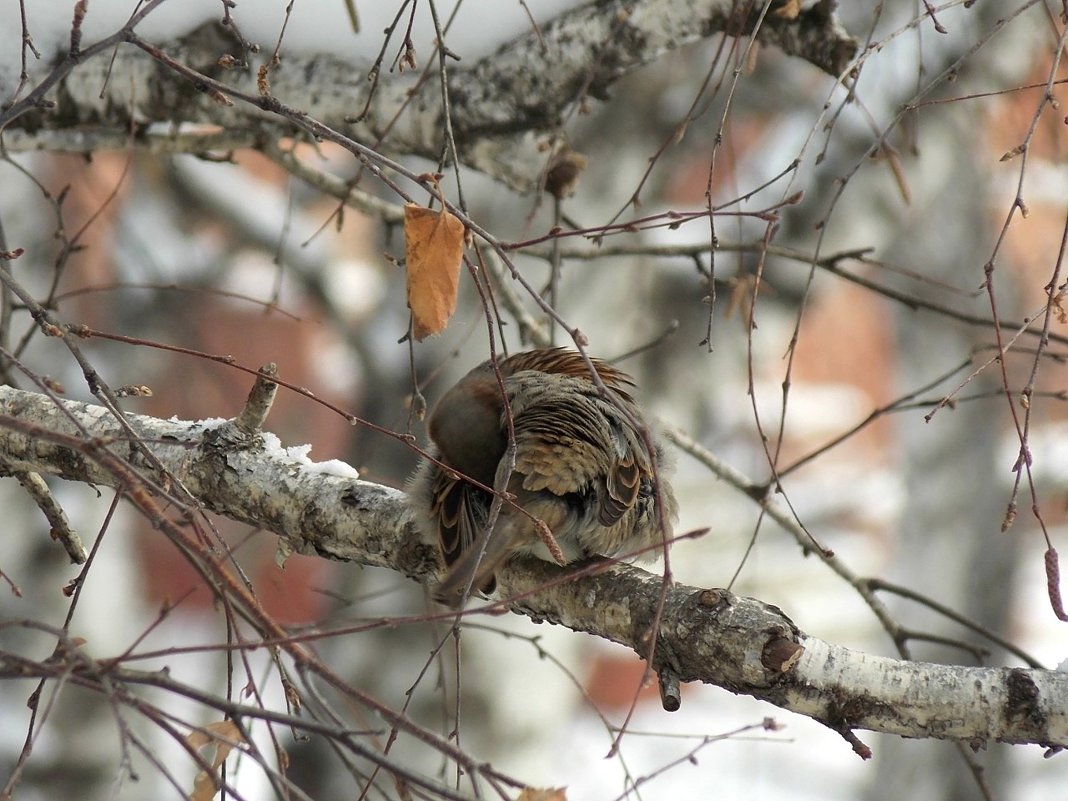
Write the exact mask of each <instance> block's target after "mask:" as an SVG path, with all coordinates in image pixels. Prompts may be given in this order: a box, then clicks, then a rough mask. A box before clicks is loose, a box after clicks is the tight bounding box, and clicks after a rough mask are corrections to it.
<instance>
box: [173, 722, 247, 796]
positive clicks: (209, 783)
mask: <svg viewBox="0 0 1068 801" xmlns="http://www.w3.org/2000/svg"><path fill="white" fill-rule="evenodd" d="M185 741H186V744H187V745H189V747H190V748H196V749H201V748H204V747H205V746H207V745H214V746H215V753H214V755H212V756H210V758H209V756H208V755H204V758H205V759H206V760H207V761H208V764H209V765H211V770H202V771H200V772H199V773H197V775H196V778H194V779H193V792H191V793H190V794H189V801H211V799H212V798H214V797H215V794H216V793H217V792H219V788H220V787H221V783H220V781H219V778H218V770H219V766H220V765H222V763H223V762H225V761H226V758H227V757H228V756H230V750H231V749H232V748H233V747H234V746H235V745H237V744H238V743H241V742H244V738H243V737H242V736H241V729H239V728H238V727H237V724H236V723H234V721H232V720H219V721H216V722H215V723H209V724H208V725H207V726H203V727H201V728H200V729H197V730H196V731H194V732H192V733H191V734H190V735H189V736H188V737H186V738H185Z"/></svg>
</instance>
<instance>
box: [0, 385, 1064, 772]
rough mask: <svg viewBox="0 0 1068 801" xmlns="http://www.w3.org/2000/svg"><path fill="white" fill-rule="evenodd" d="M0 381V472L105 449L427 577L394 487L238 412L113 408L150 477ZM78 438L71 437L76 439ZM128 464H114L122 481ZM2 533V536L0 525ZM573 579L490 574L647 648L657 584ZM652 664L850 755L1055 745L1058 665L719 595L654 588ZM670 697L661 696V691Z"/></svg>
mask: <svg viewBox="0 0 1068 801" xmlns="http://www.w3.org/2000/svg"><path fill="white" fill-rule="evenodd" d="M61 406H62V408H60V405H57V403H55V402H53V401H52V400H51V399H49V398H48V397H46V396H44V395H39V394H36V393H31V392H24V391H20V390H16V389H13V388H11V387H6V386H5V387H0V472H5V473H9V474H10V473H17V472H19V471H33V472H40V473H49V474H52V475H57V476H61V477H63V478H66V479H68V480H71V481H80V482H90V483H94V484H102V485H108V486H116V485H117V484H118V483H119V481H118V480H117V479H116V476H115V475H113V474H110V473H109V472H108V471H106V470H104V469H102V468H101V467H100V462H99V461H98V460H94V459H93V457H92V454H93V452H94V448H98V447H102V446H103V447H108V448H109V449H110V450H111V451H112V452H113V453H115V454H117V455H120V456H121V457H123V458H124V459H126V460H127V461H128V463H131V464H132V465H134V466H135V467H136V468H137V469H138V472H139V473H140V474H141V475H143V476H144V477H145V478H146V480H148V481H150V482H152V483H154V484H157V485H161V486H173V485H174V482H175V481H178V482H180V483H181V485H182V486H183V487H184V488H185V489H186V490H187V491H188V492H189V493H191V494H192V496H193V497H194V498H195V499H196V500H197V502H199V503H201V504H202V505H203V506H204V507H205V508H206V509H209V510H211V511H213V512H216V513H218V514H221V515H225V516H227V517H230V518H233V519H236V520H240V521H244V522H247V523H250V524H253V525H256V526H260V527H263V528H265V529H269V530H271V531H273V532H274V533H276V534H277V535H278V536H280V537H282V538H283V539H284V541H285V542H286V543H287V544H288V545H289V547H291V548H292V549H293V550H295V551H298V552H301V553H306V554H318V555H321V556H324V557H326V558H330V559H338V560H343V561H352V562H358V563H361V564H366V565H376V566H380V567H387V568H391V569H394V570H397V571H400V572H402V573H405V574H406V575H409V576H411V577H413V578H416V579H418V580H420V581H430V580H432V579H433V577H434V576H435V575H436V572H437V555H436V553H435V550H434V548H433V547H432V546H431V545H429V544H427V543H424V542H422V541H421V540H420V538H419V535H418V533H417V532H416V529H415V527H414V526H413V525H412V523H411V520H410V518H409V515H408V512H407V510H406V507H405V502H404V496H403V494H402V493H400V492H398V491H396V490H393V489H389V488H387V487H383V486H379V485H376V484H371V483H368V482H364V481H359V480H357V479H354V478H350V477H344V476H340V475H331V474H330V473H329V472H327V471H325V470H321V469H316V468H315V467H314V466H309V465H308V464H306V463H303V462H301V461H300V460H298V459H292V458H289V457H288V456H286V455H285V454H284V452H283V451H281V450H279V449H273V450H270V449H265V448H264V445H263V438H262V436H261V435H258V434H255V433H249V431H248V430H247V429H248V426H247V425H246V426H241V425H239V424H238V422H234V421H230V422H218V421H216V422H212V423H203V422H201V423H191V422H182V421H166V420H160V419H156V418H152V417H145V416H141V415H127V419H128V422H129V424H130V425H131V426H132V427H133V429H134V430H135V431H137V432H138V433H139V434H140V435H141V436H142V437H143V439H144V443H145V445H146V446H147V447H148V448H150V449H151V450H152V452H153V453H154V454H155V455H156V456H158V458H159V461H160V462H161V463H162V464H163V466H164V467H165V468H166V470H168V471H169V472H170V473H171V475H170V476H169V477H165V476H160V475H156V474H153V473H152V472H151V471H150V470H149V469H148V468H145V467H144V466H143V464H144V460H143V458H140V457H139V456H138V451H137V449H136V448H134V447H133V446H132V444H131V443H130V442H129V441H128V439H126V438H125V437H124V432H123V429H122V428H121V427H120V426H119V425H118V424H117V423H116V422H115V420H114V418H112V417H111V416H110V415H109V413H108V412H107V411H106V410H104V409H103V408H101V407H98V406H92V405H87V404H83V403H77V402H72V401H62V402H61ZM78 442H80V443H83V444H84V446H85V447H84V448H83V447H77V446H76V445H77V443H78ZM128 476H129V473H127V480H128ZM9 536H10V534H9ZM581 572H582V575H581V576H578V577H575V576H571V575H569V574H568V573H567V572H565V571H563V570H561V569H560V568H558V567H556V566H554V565H550V564H547V563H544V562H538V561H537V560H523V561H515V562H513V563H511V564H510V565H508V566H507V568H506V569H504V570H502V571H501V572H500V574H499V576H498V581H499V585H500V588H501V592H502V594H503V595H504V596H506V597H507V598H509V599H511V600H510V601H508V602H507V603H508V604H509V606H510V608H511V609H512V610H513V611H516V612H519V613H522V614H525V615H527V616H529V617H531V618H533V619H536V620H547V621H551V622H554V623H558V624H560V625H563V626H566V627H568V628H571V629H573V630H575V631H584V632H588V633H590V634H593V635H595V636H599V637H603V638H606V639H609V640H613V641H615V642H618V643H621V644H623V645H626V646H628V647H630V648H632V649H633V650H634V651H635V652H636V653H638V654H639V655H641V656H643V657H647V656H648V654H649V648H650V637H651V632H652V631H653V630H654V621H655V619H656V613H657V606H658V602H659V599H660V597H661V591H662V582H661V580H660V578H659V577H657V576H655V575H652V574H650V573H648V572H646V571H643V570H640V569H637V568H634V567H628V566H625V565H617V566H612V567H606V566H604V565H596V566H592V567H589V568H588V569H585V570H582V571H581ZM653 666H654V667H655V668H656V669H657V671H658V672H659V674H660V677H661V683H662V685H663V686H666V687H669V688H670V687H671V686H673V685H677V683H678V682H679V681H701V682H705V683H708V684H715V685H717V686H720V687H723V688H724V689H727V690H730V691H731V692H734V693H739V694H745V695H751V696H753V697H754V698H760V699H763V700H766V701H769V702H771V703H773V704H775V705H776V706H779V707H780V708H782V709H786V710H790V711H793V712H797V713H799V714H802V715H807V716H809V717H812V718H814V719H816V720H818V721H821V722H822V723H824V724H826V725H828V726H830V727H831V728H833V729H835V730H836V731H839V732H840V733H842V734H843V736H845V737H846V738H847V739H849V740H850V742H851V743H852V744H853V747H854V749H855V750H857V752H858V753H861V754H862V755H866V753H867V751H866V748H865V747H864V746H863V745H862V744H861V743H860V742H859V741H857V740H856V739H855V737H853V736H852V731H853V730H854V729H868V730H872V731H881V732H888V733H892V734H898V735H901V736H904V737H925V738H937V739H949V740H957V741H965V742H968V743H970V744H973V745H981V744H983V743H985V742H987V741H990V740H994V741H1000V742H1007V743H1035V744H1039V745H1043V746H1049V747H1053V746H1058V745H1065V744H1068V674H1066V673H1063V672H1056V671H1046V670H1022V669H1010V668H971V667H960V666H951V665H934V664H927V663H921V662H907V661H902V660H894V659H887V658H883V657H877V656H870V655H867V654H864V653H860V652H857V651H851V650H849V649H846V648H841V647H838V646H835V645H831V644H829V643H825V642H822V641H820V640H817V639H815V638H813V637H809V636H807V635H805V634H804V633H802V632H800V631H799V630H798V629H797V627H796V626H794V624H793V623H792V622H791V621H790V620H789V618H787V617H786V616H785V615H784V614H783V613H782V611H780V610H779V609H777V608H775V607H773V606H769V605H768V604H764V603H761V602H760V601H757V600H754V599H749V598H740V597H737V596H733V595H731V594H730V593H728V592H726V591H723V590H700V589H696V588H693V587H686V586H681V585H675V586H672V587H670V588H668V589H667V592H666V595H665V602H664V605H663V610H662V615H661V617H660V622H659V626H658V627H656V648H655V652H654V656H653ZM669 695H670V692H669Z"/></svg>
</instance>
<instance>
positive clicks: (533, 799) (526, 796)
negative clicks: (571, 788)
mask: <svg viewBox="0 0 1068 801" xmlns="http://www.w3.org/2000/svg"><path fill="white" fill-rule="evenodd" d="M566 789H567V788H566V787H547V788H538V787H524V788H523V790H522V791H521V792H520V793H519V798H517V799H516V801H567V792H565V791H566Z"/></svg>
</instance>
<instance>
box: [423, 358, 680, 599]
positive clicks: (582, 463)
mask: <svg viewBox="0 0 1068 801" xmlns="http://www.w3.org/2000/svg"><path fill="white" fill-rule="evenodd" d="M591 364H592V366H593V368H594V369H595V370H596V371H597V376H598V377H599V379H600V383H601V385H602V387H603V389H602V387H599V386H598V385H597V384H596V383H595V382H594V381H593V379H592V374H591V372H590V365H591ZM498 373H499V375H500V380H498ZM633 387H634V381H633V380H632V379H631V378H630V376H628V375H627V374H626V373H625V372H623V371H622V370H620V369H618V368H616V367H613V366H612V365H611V364H609V363H608V362H605V361H602V360H601V359H596V358H590V359H589V361H587V358H586V357H585V356H583V355H582V354H580V353H578V352H577V351H574V350H570V349H568V348H563V347H554V348H540V349H535V350H529V351H524V352H521V353H516V354H513V355H511V356H507V357H505V358H499V359H496V360H493V359H490V360H487V361H485V362H483V363H482V364H480V365H479V366H478V367H475V368H474V369H473V370H471V371H470V372H469V373H468V374H467V375H466V376H464V377H463V378H461V379H460V380H459V381H458V382H457V383H456V384H455V385H454V386H452V387H451V388H450V389H449V390H448V391H446V392H445V394H444V395H442V397H441V398H440V400H438V402H437V404H436V405H435V406H434V408H433V410H432V411H431V414H430V417H429V421H428V429H429V434H430V439H431V442H432V445H431V446H430V448H429V450H428V453H429V454H430V455H431V456H432V457H433V460H424V461H423V462H422V463H421V464H420V465H419V467H418V468H417V469H416V471H415V473H414V474H413V475H412V477H411V479H410V480H409V483H408V498H409V504H410V507H411V509H412V512H413V516H414V518H415V520H416V523H417V525H418V527H419V529H420V530H421V531H422V532H423V533H424V535H425V536H426V537H428V538H430V539H432V540H436V541H437V543H438V546H439V548H440V552H441V556H442V561H443V562H444V564H445V567H446V569H447V570H446V574H445V577H444V579H443V580H442V581H441V583H440V584H439V585H438V587H437V589H436V591H435V593H434V597H435V599H436V600H437V601H439V602H440V603H443V604H445V605H448V606H452V607H459V606H461V605H462V604H463V602H464V601H465V599H466V593H467V591H468V589H469V588H470V590H471V591H472V592H479V593H481V594H483V595H489V594H491V593H492V592H493V591H494V589H495V586H496V578H495V574H496V571H497V570H498V569H499V568H500V567H501V566H502V565H503V564H504V563H505V562H506V561H507V560H508V559H509V558H510V557H511V556H512V555H513V554H517V553H523V554H531V555H534V556H537V557H539V558H541V559H544V560H548V561H562V562H564V563H571V562H574V561H577V560H581V559H587V558H591V557H599V556H600V557H612V556H617V555H629V554H635V553H637V554H638V555H639V557H641V556H644V557H645V558H653V557H655V556H656V554H657V553H658V552H659V549H658V548H657V547H656V546H659V545H660V544H661V543H666V542H668V541H669V540H670V538H671V534H672V526H673V524H674V522H675V519H676V518H677V515H678V504H677V502H676V500H675V496H674V493H673V491H672V488H671V485H670V483H669V481H668V476H669V473H670V467H671V465H670V462H669V459H668V458H667V456H666V455H665V452H664V450H663V447H662V446H661V445H660V443H659V442H658V441H656V440H655V439H654V438H653V436H652V434H651V433H650V434H649V437H650V439H651V440H652V442H653V448H652V452H650V449H649V447H648V446H647V444H646V437H645V435H644V434H643V430H644V431H646V432H649V431H650V429H649V427H648V425H647V424H646V423H645V421H644V418H643V417H642V413H641V410H640V408H639V406H638V404H637V403H636V402H635V400H634V398H633V397H632V395H631V391H632V389H633ZM510 435H511V436H512V437H514V442H515V466H514V470H513V471H512V472H511V474H510V475H509V476H508V477H507V484H506V488H507V492H508V493H509V494H510V496H511V498H514V500H511V501H509V500H506V501H504V502H503V503H502V505H501V507H500V512H499V514H498V517H497V519H496V522H495V525H494V526H493V528H492V529H491V530H487V523H488V522H489V518H490V509H491V506H492V504H493V494H492V493H491V492H489V491H487V489H486V488H492V487H494V486H495V485H496V484H497V482H498V480H500V481H504V480H505V478H504V475H503V474H504V473H506V472H507V467H508V461H509V460H508V459H507V458H506V457H507V450H508V445H509V441H510ZM438 463H440V464H438ZM542 526H544V527H546V528H548V530H549V531H551V532H552V536H553V539H555V542H556V544H558V545H559V550H558V551H557V552H556V554H555V555H554V554H553V553H551V552H550V549H549V547H548V545H547V544H546V541H547V540H548V538H547V537H544V536H542V535H541V534H539V529H540V528H541V527H542ZM561 557H562V559H561Z"/></svg>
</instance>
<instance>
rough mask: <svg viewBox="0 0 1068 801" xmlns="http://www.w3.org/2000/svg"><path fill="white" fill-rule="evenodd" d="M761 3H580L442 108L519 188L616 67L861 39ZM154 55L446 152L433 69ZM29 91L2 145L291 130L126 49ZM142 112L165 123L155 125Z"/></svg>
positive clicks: (812, 51) (465, 139) (221, 143)
mask: <svg viewBox="0 0 1068 801" xmlns="http://www.w3.org/2000/svg"><path fill="white" fill-rule="evenodd" d="M763 5H764V4H763V2H738V1H737V0H613V2H595V3H588V4H586V5H582V6H579V7H577V8H575V9H572V10H570V11H567V12H565V13H563V14H561V15H559V16H558V17H556V18H554V19H553V20H551V21H550V22H549V23H547V24H546V25H544V26H543V27H542V29H541V32H540V33H541V35H540V36H537V35H535V34H534V33H530V34H527V35H525V36H522V37H520V38H518V39H516V40H514V41H512V42H509V43H507V44H505V45H504V46H502V47H501V48H500V49H499V50H498V51H497V52H496V53H494V54H492V55H490V56H487V57H485V58H483V59H481V60H479V61H477V62H475V63H473V64H471V65H470V66H466V65H463V64H462V63H461V64H460V65H457V66H453V67H451V68H450V70H449V86H448V88H449V103H450V106H451V110H450V114H451V119H452V122H453V128H454V131H455V135H456V143H457V148H458V150H459V158H460V160H461V161H463V162H464V163H466V164H468V165H469V166H472V167H474V168H476V169H478V170H481V171H483V172H485V173H487V174H489V175H491V176H493V177H495V178H498V179H499V180H502V181H504V182H506V183H508V184H509V185H511V186H513V187H515V188H517V189H522V190H530V189H532V188H534V187H535V186H536V185H537V180H538V176H539V174H540V172H541V170H542V169H543V167H544V163H545V160H546V153H545V147H544V146H545V144H546V142H547V141H548V140H549V139H551V137H552V136H553V135H554V134H555V131H556V130H557V129H558V127H559V126H560V124H561V121H562V119H563V116H564V114H565V112H566V111H567V110H568V109H569V108H571V107H573V105H574V104H576V103H579V102H581V101H584V100H586V99H587V98H595V99H600V100H604V99H605V98H607V96H608V92H609V90H610V88H611V87H612V85H613V84H615V82H616V81H618V80H619V78H621V77H622V76H624V75H626V74H627V73H629V72H631V71H633V70H634V69H637V68H638V67H641V66H643V65H645V64H649V63H652V62H653V61H655V60H656V59H657V58H658V57H660V56H661V55H662V54H663V53H664V52H666V51H669V50H675V49H677V48H679V47H682V46H685V45H687V44H691V43H693V42H696V41H700V40H702V39H707V38H709V37H711V36H713V35H715V34H721V33H722V34H727V35H732V36H738V37H742V36H750V35H752V36H755V37H756V40H757V41H758V42H761V43H765V44H768V45H771V46H774V47H777V48H779V49H780V50H782V51H784V52H786V53H788V54H791V55H794V56H796V57H798V58H800V59H803V60H805V61H808V62H809V63H810V64H812V65H814V66H815V67H817V68H818V69H820V70H822V71H824V72H827V73H829V74H830V75H832V76H835V77H837V76H839V75H841V74H842V73H843V71H844V70H845V68H846V66H847V65H848V63H849V61H850V60H851V59H852V58H853V56H854V54H855V52H856V49H857V43H856V40H855V39H853V38H852V37H851V36H850V35H849V34H848V33H847V32H846V31H845V30H844V29H843V28H842V26H841V25H840V24H839V23H838V21H837V17H836V16H835V13H834V11H835V8H836V2H833V1H832V0H818V1H817V2H814V3H813V2H809V3H807V4H804V5H805V7H804V8H803V9H801V10H800V11H799V12H798V13H797V14H796V15H795V16H789V15H787V14H785V13H783V12H780V11H776V10H771V11H769V12H768V13H767V14H766V15H762V13H761V12H762V9H763ZM787 5H788V6H789V7H791V8H792V4H787ZM758 20H759V21H760V24H759V26H758V25H757V22H758ZM112 38H113V37H112ZM164 50H165V52H166V53H167V56H168V57H169V58H171V59H173V60H174V61H175V62H178V63H181V64H183V65H185V66H187V67H189V68H191V69H193V70H195V71H197V72H199V73H200V74H201V75H205V76H208V77H210V78H213V79H215V80H218V81H221V82H222V83H224V84H225V85H227V86H228V87H231V88H232V90H233V91H234V93H235V96H237V95H241V94H244V95H246V96H253V97H257V96H264V97H266V96H267V95H265V94H264V93H265V91H266V92H268V93H269V96H270V97H273V98H276V99H278V100H280V101H281V102H282V103H283V104H285V105H286V106H287V107H290V108H295V109H299V110H300V112H301V113H302V114H304V115H307V116H308V117H312V118H314V119H316V120H318V121H319V122H321V123H323V124H324V125H327V126H329V127H331V128H333V129H334V130H336V131H339V132H341V133H344V134H345V135H346V136H349V137H350V138H352V139H354V140H356V141H358V142H361V143H367V144H374V146H375V147H376V148H380V149H381V151H382V152H384V153H388V154H392V155H416V156H422V157H425V158H429V159H431V160H433V161H437V159H438V158H439V156H440V154H441V152H442V142H443V135H444V134H443V132H444V130H445V126H444V119H443V112H442V107H441V91H440V87H439V86H438V83H437V79H436V78H434V79H432V80H422V81H420V80H419V79H418V78H417V76H414V75H412V74H410V73H406V74H397V75H381V76H379V80H377V81H376V82H369V81H368V80H367V75H366V74H365V72H364V70H362V69H358V68H356V67H354V66H353V65H352V64H351V63H348V62H346V61H342V60H341V59H337V58H333V57H329V56H323V55H309V54H295V55H285V56H284V60H283V63H282V64H281V65H279V66H276V67H273V68H272V69H271V71H270V72H269V73H268V78H267V79H265V80H262V81H259V82H258V76H257V71H256V65H255V64H249V65H245V66H244V67H243V68H234V67H233V66H232V63H233V59H231V60H227V59H225V58H222V57H223V56H225V55H233V54H235V53H236V54H238V55H240V52H241V51H240V49H239V48H237V47H236V43H235V41H234V40H233V39H232V38H230V36H229V33H228V31H225V30H224V29H222V28H221V27H220V26H217V25H206V26H203V27H201V28H199V29H197V30H196V31H194V32H193V33H191V34H189V35H187V36H185V37H183V38H181V39H179V40H177V41H175V42H173V43H169V44H167V45H166V46H165V47H164ZM112 56H113V57H114V58H113V60H112ZM237 60H238V61H239V60H240V59H237ZM57 73H58V74H57ZM39 86H41V87H46V88H47V91H41V92H37V91H31V92H30V93H29V94H28V95H27V96H26V97H24V98H22V99H20V100H19V101H17V102H15V103H13V104H12V105H11V106H10V107H9V108H7V109H4V110H2V111H0V130H2V131H3V144H4V147H5V148H6V149H7V150H8V151H11V152H15V151H26V150H50V151H58V150H70V151H76V152H91V151H94V150H100V149H105V148H115V147H130V146H133V147H141V148H146V149H149V150H151V151H153V152H205V151H209V150H212V149H218V148H241V147H260V146H262V144H263V143H264V142H266V141H273V140H275V139H277V138H279V137H280V136H282V135H291V134H292V133H293V132H294V130H295V129H294V128H293V126H292V125H291V124H290V123H289V122H287V121H286V120H284V119H282V118H280V117H278V116H276V115H275V114H273V113H272V112H270V111H263V110H261V109H259V108H256V107H255V106H253V105H250V104H249V103H243V102H238V103H232V102H230V99H229V98H225V97H222V96H220V95H219V94H218V93H216V92H214V91H208V90H207V88H206V87H205V86H198V85H197V84H196V82H191V81H190V80H188V79H186V78H184V77H179V76H177V75H176V74H175V73H174V72H173V71H172V70H171V69H169V68H167V66H166V65H165V64H163V63H161V62H160V61H159V60H156V59H153V58H152V57H151V56H150V55H149V54H148V53H146V52H144V51H143V50H141V49H139V48H136V47H132V46H130V45H128V44H127V45H119V46H117V48H113V47H111V46H108V47H94V46H89V47H86V48H85V50H84V51H83V52H82V53H79V54H74V55H71V54H65V55H63V56H62V57H61V58H60V60H59V61H58V62H57V63H56V64H55V67H54V69H53V72H52V73H51V74H50V77H49V78H47V79H46V80H45V81H42V82H41V84H39ZM102 88H103V91H101V89H102ZM357 116H358V117H359V119H358V120H357V119H354V118H355V117H357ZM290 122H296V121H295V120H293V121H290ZM152 123H167V124H168V125H167V126H166V127H165V128H164V129H162V130H161V129H160V127H159V126H157V127H152ZM184 123H192V124H194V125H195V124H200V125H202V126H204V125H207V126H211V127H210V128H209V129H205V130H203V131H199V132H198V131H191V130H189V128H188V126H185V127H182V128H181V129H179V128H177V127H176V126H177V125H178V124H184ZM220 129H221V130H220ZM375 143H377V144H375Z"/></svg>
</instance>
